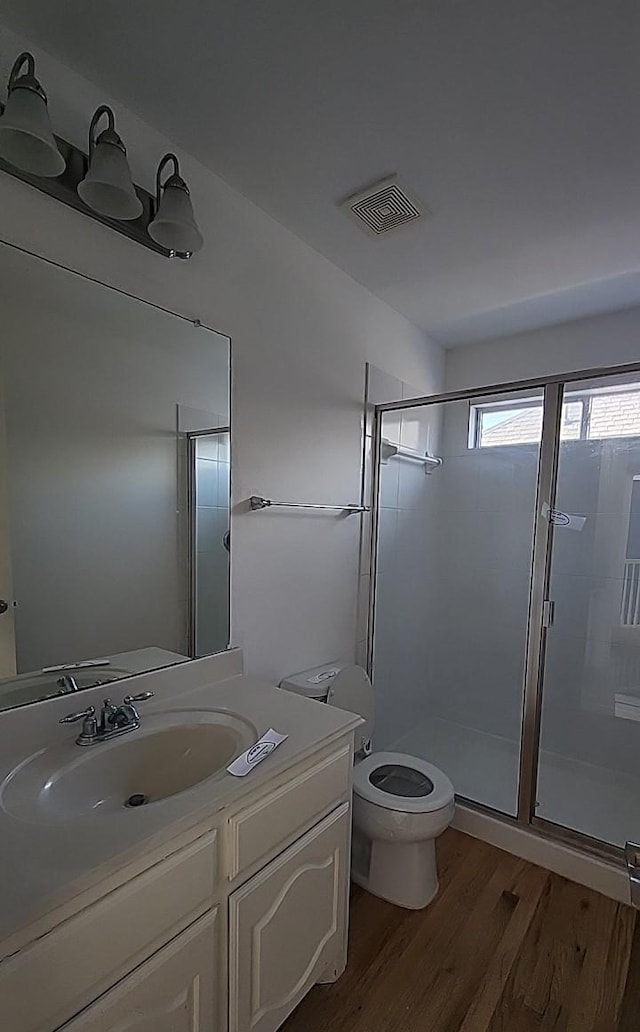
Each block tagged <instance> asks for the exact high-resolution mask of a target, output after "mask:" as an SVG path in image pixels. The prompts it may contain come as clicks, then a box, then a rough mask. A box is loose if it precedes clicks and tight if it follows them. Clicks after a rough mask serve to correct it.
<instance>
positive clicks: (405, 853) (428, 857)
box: [351, 839, 438, 910]
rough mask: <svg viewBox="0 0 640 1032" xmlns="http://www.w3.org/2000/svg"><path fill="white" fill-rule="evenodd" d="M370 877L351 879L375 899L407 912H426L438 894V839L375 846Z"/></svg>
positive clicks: (356, 875) (375, 843) (357, 875)
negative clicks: (383, 900) (424, 910)
mask: <svg viewBox="0 0 640 1032" xmlns="http://www.w3.org/2000/svg"><path fill="white" fill-rule="evenodd" d="M368 867H369V870H368V874H366V875H365V874H363V872H362V871H359V870H357V869H355V868H354V869H352V871H351V877H352V879H353V881H354V882H356V884H357V885H361V886H362V887H363V888H364V889H366V890H367V891H368V892H372V893H373V895H374V896H380V898H381V899H386V900H387V901H388V902H389V903H395V904H396V906H399V907H405V908H406V909H407V910H422V908H423V907H426V906H427V905H428V904H429V903H431V901H432V900H433V899H434V897H435V896H436V895H437V892H438V868H437V866H436V844H435V839H427V840H426V841H424V842H406V843H405V842H381V841H379V840H376V841H373V842H371V853H370V859H369V865H368Z"/></svg>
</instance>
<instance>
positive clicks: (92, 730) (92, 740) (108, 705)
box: [58, 692, 154, 745]
mask: <svg viewBox="0 0 640 1032" xmlns="http://www.w3.org/2000/svg"><path fill="white" fill-rule="evenodd" d="M153 694H154V693H153V692H140V693H139V695H125V697H124V699H123V700H122V703H121V704H120V706H116V705H115V704H114V703H113V702H112V701H111V699H104V700H103V702H102V707H101V709H100V717H99V718H98V719H96V708H95V706H87V708H86V709H84V710H80V711H79V712H78V713H68V714H67V716H66V717H61V719H60V720H59V721H58V723H59V724H74V723H75V722H76V721H78V720H81V721H82V730H81V732H80V734H79V735H78V737H77V738H76V743H77V744H78V745H96V744H97V743H98V742H108V741H109V740H110V739H111V738H117V737H118V735H124V734H126V733H127V732H128V731H135V730H136V728H139V727H140V714H139V713H138V710H137V709H136V707H135V706H134V705H133V704H134V702H144V701H145V700H146V699H151V698H152V696H153Z"/></svg>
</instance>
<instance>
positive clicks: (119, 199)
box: [78, 104, 142, 221]
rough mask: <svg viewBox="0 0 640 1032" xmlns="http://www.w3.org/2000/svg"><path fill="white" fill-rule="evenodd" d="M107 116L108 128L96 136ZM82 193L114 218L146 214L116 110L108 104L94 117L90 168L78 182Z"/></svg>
mask: <svg viewBox="0 0 640 1032" xmlns="http://www.w3.org/2000/svg"><path fill="white" fill-rule="evenodd" d="M103 116H106V118H107V127H106V129H103V130H102V132H101V133H100V135H99V136H98V137H96V132H97V129H98V124H99V123H100V120H101V119H102V118H103ZM78 194H79V196H80V197H81V198H82V200H83V201H84V203H85V204H86V205H87V206H88V207H89V208H92V209H93V211H97V212H99V214H100V215H106V216H108V218H110V219H123V220H125V221H128V220H129V219H137V218H138V217H139V216H140V215H142V201H141V200H140V198H139V197H138V195H137V193H136V191H135V188H134V185H133V181H132V179H131V170H130V168H129V162H128V161H127V151H126V148H125V145H124V143H123V142H122V140H121V138H120V137H119V136H118V134H117V132H116V130H115V116H114V114H113V111H112V110H111V108H110V107H107V105H106V104H103V105H102V106H101V107H99V108H98V110H97V111H96V112H95V114H94V116H93V118H92V119H91V124H90V126H89V168H88V170H87V174H86V176H85V177H84V179H83V180H82V182H81V183H79V185H78Z"/></svg>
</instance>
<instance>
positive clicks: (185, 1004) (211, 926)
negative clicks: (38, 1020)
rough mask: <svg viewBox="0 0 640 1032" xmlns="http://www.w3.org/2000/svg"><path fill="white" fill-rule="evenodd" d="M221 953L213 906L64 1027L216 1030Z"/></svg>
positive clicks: (70, 1031)
mask: <svg viewBox="0 0 640 1032" xmlns="http://www.w3.org/2000/svg"><path fill="white" fill-rule="evenodd" d="M216 959H217V943H216V912H215V911H212V912H210V913H208V914H205V916H204V917H201V918H200V920H199V921H196V922H195V924H193V925H191V927H190V928H187V930H186V931H185V932H182V934H181V935H178V936H177V938H175V939H174V940H173V941H172V942H170V943H169V945H168V946H165V947H164V949H161V950H159V951H158V953H156V954H155V956H153V957H152V958H151V960H148V961H147V962H146V963H145V964H142V965H141V966H140V967H139V968H137V969H136V970H135V971H134V972H133V973H132V974H131V975H129V976H128V977H127V978H124V979H123V980H122V981H121V982H119V983H118V985H116V986H115V987H114V988H113V989H111V990H110V991H109V992H108V993H105V994H104V996H101V997H100V999H98V1000H97V1001H96V1002H95V1003H93V1004H91V1005H90V1006H89V1007H87V1008H86V1009H85V1010H83V1011H82V1013H81V1014H79V1015H78V1017H76V1018H74V1019H73V1020H72V1021H69V1022H68V1023H67V1024H66V1025H63V1026H62V1029H60V1032H215V1030H216V1028H217V1025H218V1022H217V1020H216V1017H217V1004H216V1001H217V998H218V986H217V985H216V984H215V979H216V976H217V972H216V968H217V964H216Z"/></svg>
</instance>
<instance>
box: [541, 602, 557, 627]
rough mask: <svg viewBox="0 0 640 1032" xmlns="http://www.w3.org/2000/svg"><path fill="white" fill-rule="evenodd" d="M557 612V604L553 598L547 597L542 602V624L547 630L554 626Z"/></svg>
mask: <svg viewBox="0 0 640 1032" xmlns="http://www.w3.org/2000/svg"><path fill="white" fill-rule="evenodd" d="M555 612H556V604H555V602H554V601H553V599H552V598H545V600H544V602H543V603H542V626H543V627H544V628H546V629H547V630H548V629H549V627H553V618H554V616H555Z"/></svg>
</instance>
